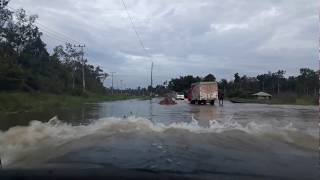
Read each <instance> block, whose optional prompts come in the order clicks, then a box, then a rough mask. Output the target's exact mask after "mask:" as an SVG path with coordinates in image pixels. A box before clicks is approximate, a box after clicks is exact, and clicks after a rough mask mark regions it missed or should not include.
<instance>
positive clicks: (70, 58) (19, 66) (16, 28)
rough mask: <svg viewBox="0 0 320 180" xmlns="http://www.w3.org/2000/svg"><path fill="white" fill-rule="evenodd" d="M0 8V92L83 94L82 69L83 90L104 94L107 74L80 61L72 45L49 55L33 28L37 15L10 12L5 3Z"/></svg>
mask: <svg viewBox="0 0 320 180" xmlns="http://www.w3.org/2000/svg"><path fill="white" fill-rule="evenodd" d="M1 2H2V3H1V5H0V91H27V92H50V93H66V92H67V93H71V94H72V93H73V94H81V93H82V70H83V71H84V74H85V82H86V90H88V91H90V92H96V93H101V92H104V91H105V88H104V86H103V80H104V79H105V78H106V77H107V74H106V73H104V72H103V70H102V69H101V68H100V67H99V66H97V67H95V66H93V65H90V64H87V61H84V62H83V61H81V56H82V55H83V54H82V53H83V52H81V51H80V50H79V49H76V48H75V47H74V46H73V45H72V44H70V43H66V44H65V45H64V46H62V45H59V46H57V47H55V48H54V50H53V53H52V54H49V53H48V51H47V49H46V44H45V43H44V42H43V41H42V39H41V37H42V33H41V32H40V30H39V28H38V27H37V26H36V24H35V22H36V19H37V16H36V15H27V13H26V11H25V10H23V9H19V10H17V11H11V10H10V9H9V8H8V2H9V1H8V0H2V1H1Z"/></svg>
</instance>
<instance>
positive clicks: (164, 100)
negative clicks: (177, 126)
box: [159, 97, 177, 105]
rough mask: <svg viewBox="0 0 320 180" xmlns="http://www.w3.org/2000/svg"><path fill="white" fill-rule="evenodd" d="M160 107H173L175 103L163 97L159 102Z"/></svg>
mask: <svg viewBox="0 0 320 180" xmlns="http://www.w3.org/2000/svg"><path fill="white" fill-rule="evenodd" d="M159 104H161V105H175V104H177V102H175V101H174V100H173V99H172V98H170V97H165V98H164V99H163V100H161V101H160V102H159Z"/></svg>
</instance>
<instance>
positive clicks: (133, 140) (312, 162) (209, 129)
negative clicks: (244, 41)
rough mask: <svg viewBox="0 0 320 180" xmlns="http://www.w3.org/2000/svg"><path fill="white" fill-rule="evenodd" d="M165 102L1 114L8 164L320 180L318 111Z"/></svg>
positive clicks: (0, 142) (1, 146)
mask: <svg viewBox="0 0 320 180" xmlns="http://www.w3.org/2000/svg"><path fill="white" fill-rule="evenodd" d="M158 101H159V100H158V99H154V100H153V101H152V102H150V101H148V100H147V101H141V100H128V101H116V102H107V103H100V104H87V105H84V106H82V107H78V108H74V109H51V110H48V111H44V112H38V113H22V114H9V115H1V116H0V119H1V124H0V128H1V132H0V153H1V154H0V155H1V157H2V163H3V166H4V168H7V169H10V168H100V167H119V168H125V169H144V170H153V171H166V172H172V173H191V174H192V173H195V174H210V173H230V174H239V175H250V176H266V177H280V178H281V177H283V178H292V179H318V176H319V165H318V163H319V157H318V152H317V148H318V141H319V131H318V126H317V123H318V112H317V107H313V106H287V105H263V104H232V103H228V102H226V103H225V105H224V106H217V105H216V106H210V105H206V106H198V105H190V104H188V102H186V101H179V102H178V104H177V105H172V106H162V105H159V104H158ZM30 120H34V121H30Z"/></svg>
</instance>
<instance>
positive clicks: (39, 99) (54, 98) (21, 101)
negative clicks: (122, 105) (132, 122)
mask: <svg viewBox="0 0 320 180" xmlns="http://www.w3.org/2000/svg"><path fill="white" fill-rule="evenodd" d="M135 98H141V99H143V98H145V97H138V96H124V95H115V96H106V95H99V94H92V93H88V95H87V96H71V95H56V94H44V93H21V92H15V93H5V92H2V93H0V112H21V111H39V110H41V109H45V108H50V107H71V106H77V105H81V104H84V103H97V102H104V101H117V100H127V99H135Z"/></svg>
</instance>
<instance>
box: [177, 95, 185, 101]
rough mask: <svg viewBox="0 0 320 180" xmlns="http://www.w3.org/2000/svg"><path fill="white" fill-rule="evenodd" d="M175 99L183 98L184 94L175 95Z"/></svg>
mask: <svg viewBox="0 0 320 180" xmlns="http://www.w3.org/2000/svg"><path fill="white" fill-rule="evenodd" d="M176 99H177V100H184V95H183V94H177V95H176Z"/></svg>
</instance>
